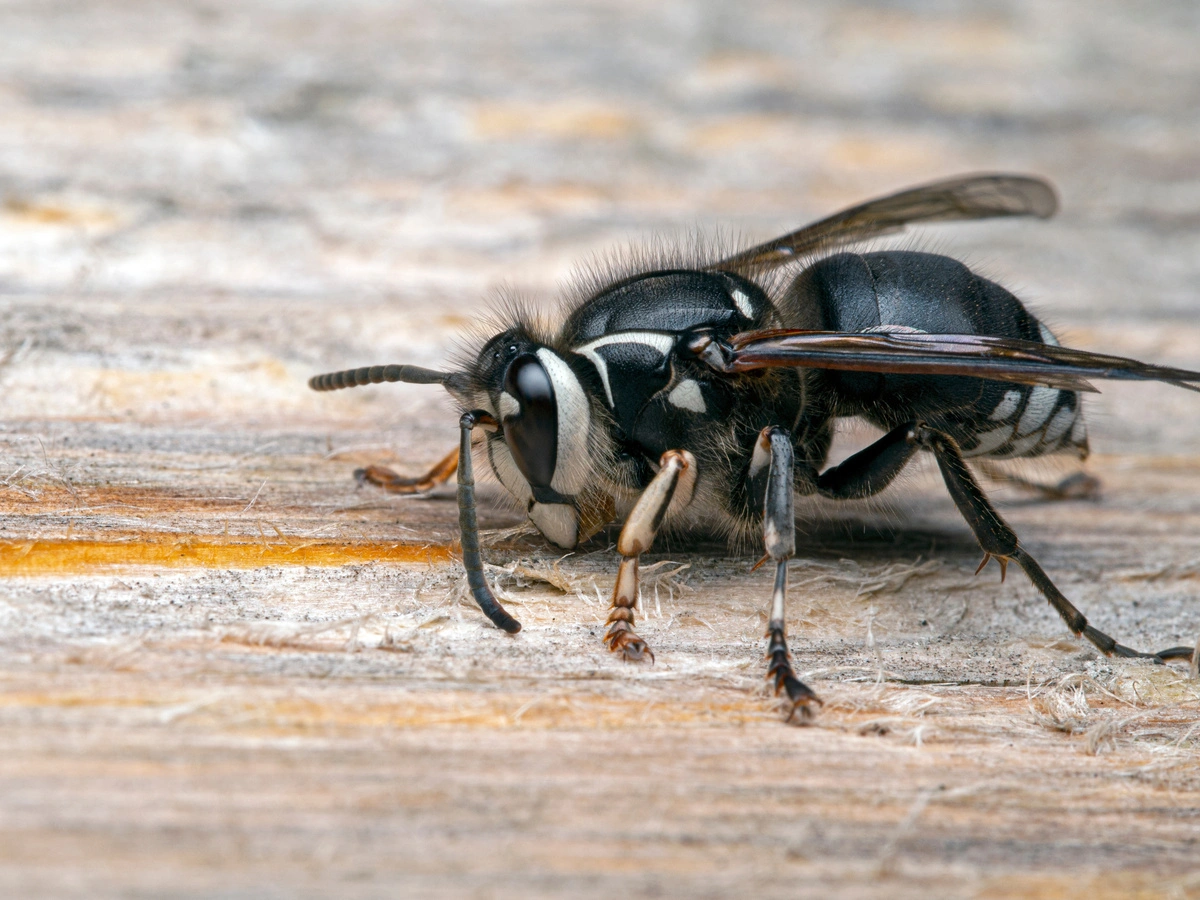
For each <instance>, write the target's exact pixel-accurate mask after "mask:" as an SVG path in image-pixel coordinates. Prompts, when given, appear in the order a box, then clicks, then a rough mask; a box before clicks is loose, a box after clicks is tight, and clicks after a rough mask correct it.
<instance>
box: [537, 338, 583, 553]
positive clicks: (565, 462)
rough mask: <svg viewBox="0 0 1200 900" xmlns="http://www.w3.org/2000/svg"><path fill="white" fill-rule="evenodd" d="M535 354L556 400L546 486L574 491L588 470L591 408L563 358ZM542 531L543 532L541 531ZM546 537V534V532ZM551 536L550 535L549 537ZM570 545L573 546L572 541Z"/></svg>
mask: <svg viewBox="0 0 1200 900" xmlns="http://www.w3.org/2000/svg"><path fill="white" fill-rule="evenodd" d="M537 357H538V359H540V360H541V361H542V365H543V366H544V367H545V368H546V374H547V375H549V376H550V383H551V384H553V385H554V399H555V402H556V403H557V404H558V455H557V456H556V457H555V461H554V477H553V478H552V479H550V487H552V488H554V490H556V491H558V492H559V493H560V494H566V495H567V496H571V495H573V494H578V493H579V492H580V491H581V490H583V488H584V485H586V484H587V482H588V479H589V478H590V476H591V474H592V466H591V455H590V454H589V453H588V433H589V431H591V424H592V411H591V408H590V407H589V406H588V399H587V394H585V393H584V392H583V385H581V384H580V383H579V379H578V378H576V377H575V373H574V372H572V371H571V367H570V366H568V365H567V364H566V363H565V362H563V360H561V359H560V358H559V357H557V356H555V355H554V353H553V352H552V351H550V350H547V349H546V348H545V347H542V348H541V349H540V350H538V351H537ZM542 533H543V534H545V532H544V531H543V532H542ZM546 536H547V537H550V535H548V534H547V535H546ZM551 540H553V538H551ZM571 546H574V541H572V544H571Z"/></svg>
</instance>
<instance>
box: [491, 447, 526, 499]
mask: <svg viewBox="0 0 1200 900" xmlns="http://www.w3.org/2000/svg"><path fill="white" fill-rule="evenodd" d="M487 450H488V462H489V463H491V464H492V471H493V472H495V473H496V477H497V478H499V479H500V483H501V484H502V485H504V487H505V488H506V489H507V490H508V492H509V493H510V494H512V495H513V496H514V497H516V498H517V500H519V501H520V502H521V503H522V504H523V505H527V504H528V503H529V501H530V500H532V499H533V492H532V491H530V489H529V482H528V481H526V480H525V476H524V475H522V474H521V470H520V469H518V468H517V463H516V461H515V460H514V459H513V458H512V453H511V452H509V449H508V444H506V443H504V441H503V440H501V439H500V438H499V437H489V438H488V442H487Z"/></svg>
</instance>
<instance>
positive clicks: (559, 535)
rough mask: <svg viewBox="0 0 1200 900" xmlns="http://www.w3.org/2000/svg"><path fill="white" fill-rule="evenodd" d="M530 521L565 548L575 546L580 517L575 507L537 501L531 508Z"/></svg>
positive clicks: (568, 548)
mask: <svg viewBox="0 0 1200 900" xmlns="http://www.w3.org/2000/svg"><path fill="white" fill-rule="evenodd" d="M529 521H531V522H532V523H533V524H534V525H536V526H537V530H538V531H540V532H541V533H542V534H544V535H545V536H546V537H547V538H549V539H550V540H552V541H553V542H554V543H556V544H558V546H560V547H562V548H563V549H564V550H570V549H571V548H573V547H574V546H575V544H576V542H577V540H578V537H579V517H578V516H577V515H576V514H575V507H573V506H568V505H567V504H565V503H535V504H533V506H531V507H530V508H529Z"/></svg>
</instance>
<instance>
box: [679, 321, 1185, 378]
mask: <svg viewBox="0 0 1200 900" xmlns="http://www.w3.org/2000/svg"><path fill="white" fill-rule="evenodd" d="M694 349H696V350H697V351H698V352H700V355H701V356H702V358H703V359H705V360H706V361H707V362H708V363H709V365H711V366H713V368H715V369H717V370H718V371H723V372H728V373H736V372H750V371H754V370H755V369H766V368H778V367H792V368H809V369H833V370H838V371H848V372H878V373H881V374H907V375H966V376H969V377H973V378H988V379H992V380H994V381H1012V382H1017V383H1019V384H1044V385H1048V386H1049V387H1054V388H1061V389H1064V390H1072V391H1094V390H1095V388H1094V387H1092V386H1091V384H1089V383H1088V379H1089V378H1108V379H1122V380H1136V381H1165V382H1168V383H1170V384H1174V385H1177V386H1179V387H1182V388H1187V389H1189V390H1193V391H1200V372H1191V371H1188V370H1186V369H1173V368H1169V367H1166V366H1154V365H1150V364H1148V363H1143V362H1139V361H1137V360H1135V359H1126V358H1124V357H1121V356H1107V355H1105V354H1103V353H1089V352H1087V351H1085V350H1072V349H1070V348H1068V347H1059V346H1055V345H1051V344H1040V343H1038V342H1036V341H1019V340H1009V339H1006V338H996V337H988V336H984V335H972V334H922V333H907V332H906V333H901V334H859V333H844V332H833V331H753V332H745V333H743V334H739V335H735V336H734V337H733V338H732V339H731V340H730V341H729V342H728V343H727V344H724V343H718V342H716V341H712V342H710V343H709V344H708V345H707V346H705V347H703V348H702V347H699V346H698V347H696V348H694Z"/></svg>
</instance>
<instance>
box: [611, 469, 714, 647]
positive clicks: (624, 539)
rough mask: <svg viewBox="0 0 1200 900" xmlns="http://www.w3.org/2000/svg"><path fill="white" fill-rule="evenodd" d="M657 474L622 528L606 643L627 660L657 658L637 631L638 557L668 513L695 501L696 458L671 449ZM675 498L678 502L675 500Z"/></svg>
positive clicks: (648, 546)
mask: <svg viewBox="0 0 1200 900" xmlns="http://www.w3.org/2000/svg"><path fill="white" fill-rule="evenodd" d="M660 464H661V466H662V467H661V468H660V469H659V470H658V474H657V475H655V476H654V478H653V479H652V480H651V482H650V484H649V485H647V487H646V490H644V491H643V492H642V496H641V497H639V498H638V502H637V503H636V504H634V507H633V511H632V512H631V513H630V514H629V518H628V519H627V520H626V522H625V526H624V527H623V528H622V529H621V537H620V538H619V539H618V540H617V551H618V552H619V553H620V554H621V568H620V569H618V570H617V583H616V584H615V585H614V586H613V598H612V606H611V608H610V610H609V613H608V622H607V623H606V624H607V625H608V632H607V633H606V634H605V635H604V643H605V645H606V646H607V647H608V649H609V650H611V651H613V652H614V653H617V652H620V653H621V655H622V656H624V657H625V659H628V660H642V659H645V658H646V657H647V656H649V657H650V660H651V661H653V660H654V653H653V652H652V651H651V650H650V648H649V647H647V646H646V642H645V641H643V640H642V639H641V638H640V637H638V635H637V632H635V631H634V630H633V621H634V617H633V610H634V607H636V606H637V598H638V557H639V556H640V555H641V554H643V553H645V552H646V551H647V550H649V549H650V545H651V544H653V543H654V538H655V536H656V535H657V534H658V529H659V526H661V525H662V522H663V519H665V518H666V516H667V513H668V512H675V511H676V510H678V509H681V508H682V507H684V506H686V505H687V504H688V503H689V502H690V501H691V499H692V498H691V495H692V489H693V488H694V487H695V485H696V458H695V457H694V456H692V454H690V453H688V452H687V451H686V450H668V451H667V452H666V453H664V454H663V456H662V459H661V460H660ZM672 501H674V502H672Z"/></svg>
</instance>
